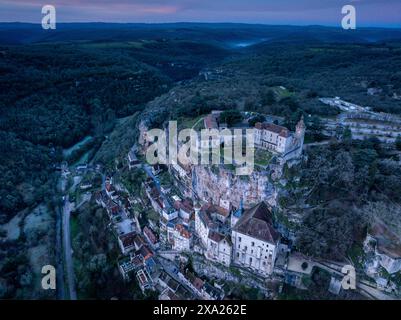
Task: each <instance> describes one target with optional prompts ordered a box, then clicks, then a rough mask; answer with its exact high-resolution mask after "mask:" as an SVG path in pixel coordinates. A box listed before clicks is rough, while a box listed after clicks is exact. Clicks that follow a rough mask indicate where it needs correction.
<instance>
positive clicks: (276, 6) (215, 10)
mask: <svg viewBox="0 0 401 320" xmlns="http://www.w3.org/2000/svg"><path fill="white" fill-rule="evenodd" d="M45 4H52V5H54V6H55V7H56V11H57V22H94V21H101V22H149V23H151V22H178V21H179V22H182V21H188V22H246V23H265V24H292V25H309V24H321V25H340V24H341V19H342V14H341V8H342V6H343V5H345V4H352V5H354V6H355V7H356V10H357V24H358V25H359V26H385V27H401V1H400V0H347V1H343V0H110V1H108V0H55V1H51V0H50V1H48V0H45V1H43V0H42V1H40V0H0V21H1V22H12V21H21V22H34V23H40V21H41V18H42V15H41V7H42V6H43V5H45Z"/></svg>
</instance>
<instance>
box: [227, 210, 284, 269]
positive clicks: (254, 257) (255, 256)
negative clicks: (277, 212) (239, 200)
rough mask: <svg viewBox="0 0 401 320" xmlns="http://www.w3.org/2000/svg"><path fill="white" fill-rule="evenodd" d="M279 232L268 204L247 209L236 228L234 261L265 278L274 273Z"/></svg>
mask: <svg viewBox="0 0 401 320" xmlns="http://www.w3.org/2000/svg"><path fill="white" fill-rule="evenodd" d="M279 238H280V236H279V233H278V232H277V231H276V230H275V229H274V227H273V218H272V213H271V211H270V209H269V208H268V206H267V205H266V203H265V202H261V203H259V204H257V205H256V206H254V207H252V208H251V209H248V210H245V211H244V213H243V214H242V216H241V217H240V218H239V219H238V221H237V222H236V224H235V226H234V228H233V229H232V237H231V239H232V243H233V262H234V263H235V264H237V265H240V266H243V267H248V268H250V269H252V270H253V271H256V272H258V273H260V274H262V275H270V274H271V273H272V272H273V268H274V263H275V260H276V256H277V252H278V243H279Z"/></svg>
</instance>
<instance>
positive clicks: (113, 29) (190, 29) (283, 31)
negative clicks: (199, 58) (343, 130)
mask: <svg viewBox="0 0 401 320" xmlns="http://www.w3.org/2000/svg"><path fill="white" fill-rule="evenodd" d="M138 39H151V40H157V39H175V40H177V39H179V40H191V41H216V42H219V43H221V44H229V43H232V42H234V41H244V40H260V41H262V40H265V39H268V40H269V41H274V42H276V41H280V42H305V41H307V42H311V41H312V42H317V41H318V42H326V43H337V42H342V43H343V42H347V43H350V42H359V43H366V42H380V41H400V40H401V29H385V28H358V29H357V30H343V29H341V28H337V27H323V26H272V25H261V24H238V23H166V24H160V23H159V24H145V23H59V24H57V29H56V30H43V29H42V28H41V25H39V24H30V23H0V44H28V43H38V42H55V41H56V42H65V41H77V40H90V41H135V40H138Z"/></svg>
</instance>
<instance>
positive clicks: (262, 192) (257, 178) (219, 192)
mask: <svg viewBox="0 0 401 320" xmlns="http://www.w3.org/2000/svg"><path fill="white" fill-rule="evenodd" d="M192 174H193V175H194V176H193V180H192V181H193V189H194V191H195V192H196V193H197V195H198V196H199V197H200V198H201V199H202V200H204V201H212V202H213V203H215V204H220V203H221V202H222V201H224V200H227V201H228V202H230V203H231V204H232V205H233V206H234V207H236V208H239V206H240V203H241V200H242V201H243V204H244V206H245V207H251V206H252V205H254V204H257V203H259V202H260V201H266V202H267V203H269V204H270V205H272V206H274V205H276V199H277V190H276V188H275V186H274V185H273V183H272V182H271V180H270V178H269V174H268V173H267V172H257V171H254V172H253V173H252V174H251V175H249V176H238V175H236V174H235V172H234V171H232V170H230V169H227V168H225V167H223V166H220V167H218V166H214V167H210V166H194V167H193V168H192Z"/></svg>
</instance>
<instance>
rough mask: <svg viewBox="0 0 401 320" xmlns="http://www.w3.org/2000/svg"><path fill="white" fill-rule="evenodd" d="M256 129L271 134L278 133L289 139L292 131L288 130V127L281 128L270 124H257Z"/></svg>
mask: <svg viewBox="0 0 401 320" xmlns="http://www.w3.org/2000/svg"><path fill="white" fill-rule="evenodd" d="M255 128H256V129H259V130H267V131H270V132H274V133H277V134H278V135H280V136H281V137H284V138H287V137H289V135H290V130H288V129H287V128H286V127H282V126H279V125H277V124H274V123H269V122H263V123H262V122H257V123H256V124H255Z"/></svg>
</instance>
